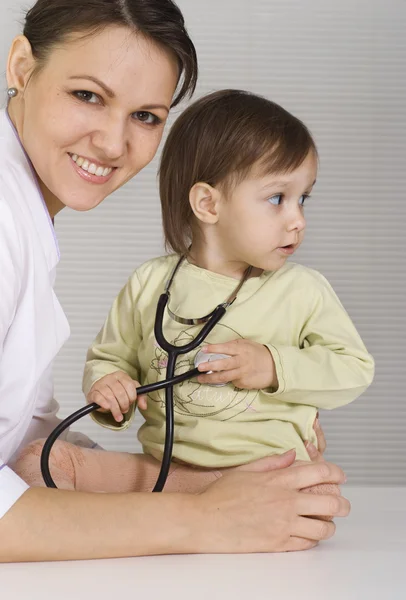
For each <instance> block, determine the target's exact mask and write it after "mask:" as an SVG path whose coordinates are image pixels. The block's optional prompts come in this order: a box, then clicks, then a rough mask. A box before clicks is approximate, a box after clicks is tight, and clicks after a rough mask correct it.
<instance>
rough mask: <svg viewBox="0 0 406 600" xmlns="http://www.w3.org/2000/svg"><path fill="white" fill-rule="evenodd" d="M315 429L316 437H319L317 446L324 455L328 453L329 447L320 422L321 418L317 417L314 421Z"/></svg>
mask: <svg viewBox="0 0 406 600" xmlns="http://www.w3.org/2000/svg"><path fill="white" fill-rule="evenodd" d="M313 429H314V431H315V433H316V437H317V446H318V449H319V452H320V453H321V454H324V452H325V451H326V447H327V442H326V438H325V435H324V431H323V429H322V427H321V425H320V421H319V417H318V415H317V417H316V420H315V421H314V424H313Z"/></svg>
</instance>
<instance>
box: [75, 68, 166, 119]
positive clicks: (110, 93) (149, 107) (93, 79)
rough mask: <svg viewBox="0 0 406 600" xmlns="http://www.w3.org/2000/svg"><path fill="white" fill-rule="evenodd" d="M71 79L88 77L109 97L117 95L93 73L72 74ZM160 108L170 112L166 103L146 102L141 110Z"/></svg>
mask: <svg viewBox="0 0 406 600" xmlns="http://www.w3.org/2000/svg"><path fill="white" fill-rule="evenodd" d="M69 79H87V80H88V81H93V83H95V84H96V85H98V86H100V87H101V88H102V90H104V91H105V92H106V94H107V96H108V97H109V98H115V97H116V94H115V93H114V92H113V90H112V89H111V88H109V86H108V85H106V84H105V83H103V82H102V81H100V79H97V77H93V76H92V75H72V77H69ZM159 108H161V109H162V110H165V111H166V112H167V113H169V106H166V105H165V104H146V105H144V106H141V107H140V108H139V110H156V109H159Z"/></svg>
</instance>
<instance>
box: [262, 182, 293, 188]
mask: <svg viewBox="0 0 406 600" xmlns="http://www.w3.org/2000/svg"><path fill="white" fill-rule="evenodd" d="M287 185H289V181H271V182H270V183H267V184H266V185H264V186H263V187H262V188H261V190H267V189H268V188H272V187H278V186H279V187H286V186H287Z"/></svg>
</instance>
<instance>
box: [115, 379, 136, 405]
mask: <svg viewBox="0 0 406 600" xmlns="http://www.w3.org/2000/svg"><path fill="white" fill-rule="evenodd" d="M119 381H120V383H121V385H122V386H123V388H124V389H125V391H126V394H127V396H128V399H129V401H130V403H131V404H132V403H133V402H135V401H136V399H137V384H136V382H134V381H133V380H132V379H131V377H129V376H128V375H124V377H120V378H119ZM138 385H139V384H138Z"/></svg>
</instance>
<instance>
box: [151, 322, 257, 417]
mask: <svg viewBox="0 0 406 600" xmlns="http://www.w3.org/2000/svg"><path fill="white" fill-rule="evenodd" d="M195 336H196V327H194V326H192V327H190V328H188V329H184V330H182V331H181V332H180V333H179V334H178V335H177V337H176V338H175V339H174V340H172V341H171V343H172V344H173V345H174V346H183V345H185V344H187V343H189V342H191V341H192V340H193V339H194V337H195ZM238 338H240V339H242V336H241V335H239V334H238V333H237V332H236V331H235V330H233V329H231V328H230V327H227V326H225V325H222V324H221V323H220V324H218V325H217V326H216V329H215V332H212V333H211V334H209V335H208V336H207V338H206V340H205V341H204V342H203V344H202V345H201V346H198V347H197V348H196V349H195V350H193V351H192V352H190V353H189V354H185V355H181V356H179V358H178V360H177V362H176V369H175V374H176V375H180V374H181V373H185V372H186V371H189V370H190V369H193V368H194V359H195V356H196V354H197V353H198V352H199V351H200V350H201V349H202V347H203V346H205V345H206V344H220V343H224V342H228V341H232V340H235V339H238ZM167 362H168V356H167V353H166V352H164V351H163V350H162V349H161V348H160V346H159V345H158V343H157V342H155V352H154V358H153V359H152V361H151V363H150V370H151V371H152V373H151V372H150V376H149V377H148V380H150V381H158V380H162V379H165V377H166V366H167ZM257 395H258V390H241V389H239V388H236V387H235V386H234V385H233V384H231V383H230V384H228V385H226V386H222V387H213V386H210V385H206V384H201V383H198V382H197V381H196V380H195V379H192V380H188V381H184V382H182V383H180V384H178V385H176V386H175V388H174V392H173V400H174V410H175V413H177V414H180V415H187V416H194V417H203V418H204V417H212V418H213V417H217V418H218V420H221V421H229V420H231V419H233V418H235V417H237V416H238V415H239V414H241V413H244V412H247V411H249V412H257V411H256V409H255V408H254V407H253V403H254V401H255V398H256V397H257ZM148 397H149V401H152V402H154V403H156V404H157V405H158V406H159V408H160V409H161V410H164V408H165V390H159V391H157V392H153V393H151V394H149V395H148Z"/></svg>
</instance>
